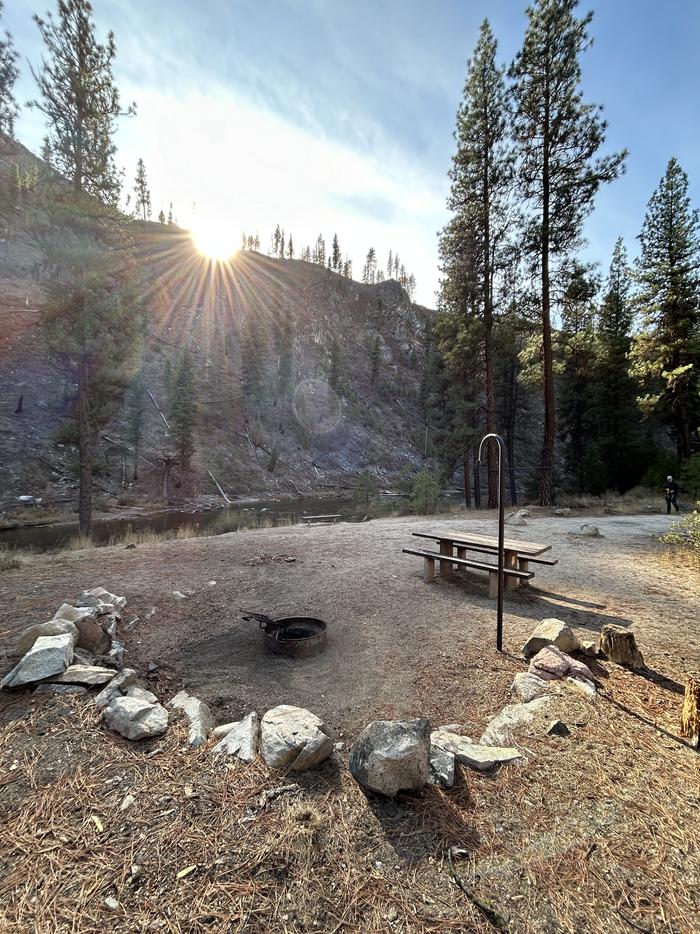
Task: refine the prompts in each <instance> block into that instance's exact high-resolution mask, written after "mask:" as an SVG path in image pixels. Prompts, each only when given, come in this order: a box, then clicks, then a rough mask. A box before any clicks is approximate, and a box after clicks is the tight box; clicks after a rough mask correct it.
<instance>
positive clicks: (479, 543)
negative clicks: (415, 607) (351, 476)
mask: <svg viewBox="0 0 700 934" xmlns="http://www.w3.org/2000/svg"><path fill="white" fill-rule="evenodd" d="M413 535H414V536H416V537H417V538H428V539H430V540H432V541H435V542H438V544H439V547H440V550H439V552H438V553H434V552H427V551H418V550H412V549H404V551H406V552H407V553H408V554H416V555H419V556H420V557H423V558H424V559H425V566H426V572H425V579H426V581H427V580H428V579H429V578H430V575H431V571H432V570H433V569H434V565H435V563H436V562H437V563H438V564H439V565H440V566H441V567H443V566H444V568H445V571H443V574H444V573H445V572H446V573H447V575H449V574H450V573H451V572H452V571H453V570H454V568H456V567H457V568H458V567H467V568H474V569H475V570H487V571H488V572H489V582H490V587H489V593H490V595H491V596H495V588H496V585H497V581H498V574H497V568H496V567H494V566H493V565H490V564H485V563H484V562H483V561H476V560H472V559H468V558H467V552H468V551H475V552H477V553H480V554H483V555H497V554H498V538H495V537H491V536H489V535H476V534H473V533H471V532H456V533H452V532H447V531H444V530H439V531H435V532H414V533H413ZM551 548H552V546H551V545H546V544H541V543H538V542H525V541H521V540H519V539H506V540H505V541H504V543H503V552H504V554H503V572H504V578H505V587H506V590H514V589H515V588H516V587H522V586H524V585H527V584H528V582H529V581H530V579H531V578H532V577H533V576H534V572H533V571H531V570H530V564H544V565H550V566H552V565H555V564H557V563H558V562H557V560H556V558H542V557H541V556H542V555H543V554H544V553H545V552H546V551H551ZM455 552H456V555H455ZM450 558H452V559H453V560H452V561H450Z"/></svg>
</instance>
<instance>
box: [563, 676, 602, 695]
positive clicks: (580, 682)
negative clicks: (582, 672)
mask: <svg viewBox="0 0 700 934" xmlns="http://www.w3.org/2000/svg"><path fill="white" fill-rule="evenodd" d="M565 684H566V685H567V687H570V688H572V689H573V690H574V691H576V692H577V693H578V694H582V695H583V696H584V697H587V698H588V699H589V700H595V698H596V697H597V695H598V691H597V689H596V686H595V684H594V683H593V682H592V681H589V680H588V678H567V679H566V682H565Z"/></svg>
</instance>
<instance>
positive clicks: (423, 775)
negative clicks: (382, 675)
mask: <svg viewBox="0 0 700 934" xmlns="http://www.w3.org/2000/svg"><path fill="white" fill-rule="evenodd" d="M263 723H264V721H263ZM350 771H351V773H352V776H353V778H354V779H355V780H356V781H357V782H359V783H360V785H363V786H364V787H365V788H368V789H369V790H370V791H376V792H379V793H380V794H383V795H389V796H393V795H395V794H396V793H397V792H399V791H413V790H416V789H418V788H422V787H423V786H424V785H426V784H428V782H429V781H430V724H429V722H428V721H427V720H426V719H424V718H423V719H420V720H375V721H373V722H372V723H369V724H368V725H367V726H366V727H365V728H364V730H363V731H362V733H361V734H360V735H359V737H358V738H357V740H356V741H355V742H354V743H353V745H352V746H351V747H350Z"/></svg>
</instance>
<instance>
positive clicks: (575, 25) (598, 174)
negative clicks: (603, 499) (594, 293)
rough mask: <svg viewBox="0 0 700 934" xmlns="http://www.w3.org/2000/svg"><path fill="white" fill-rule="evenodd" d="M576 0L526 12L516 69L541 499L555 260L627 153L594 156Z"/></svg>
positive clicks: (547, 484) (551, 408)
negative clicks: (537, 355)
mask: <svg viewBox="0 0 700 934" xmlns="http://www.w3.org/2000/svg"><path fill="white" fill-rule="evenodd" d="M576 6H577V0H537V2H536V3H535V5H534V6H531V7H529V8H528V10H527V16H528V25H527V30H526V33H525V39H524V42H523V47H522V49H521V50H520V52H518V54H517V56H516V59H515V61H514V62H513V64H512V65H511V68H510V72H509V73H510V76H511V78H512V79H513V82H514V83H513V96H514V101H515V118H514V121H513V134H514V137H515V140H516V144H517V152H518V156H519V176H518V177H519V183H520V191H521V194H522V197H523V198H524V199H525V201H526V205H527V208H528V211H529V215H528V218H527V223H526V226H525V230H524V245H525V248H526V249H527V251H528V253H529V255H530V258H531V263H532V267H533V271H537V272H538V274H539V281H540V314H541V327H542V360H543V370H544V372H543V377H544V379H543V382H544V437H543V443H542V461H541V475H540V488H539V499H540V503H541V504H542V505H549V504H550V503H551V502H552V501H553V495H554V490H553V477H552V472H553V468H554V450H555V439H556V410H555V398H554V395H555V394H554V356H553V346H552V278H553V274H554V273H555V272H556V270H555V268H553V264H554V263H556V262H557V261H562V260H565V259H566V258H567V256H568V255H569V254H570V253H571V252H572V251H573V250H574V249H575V248H576V246H577V245H578V244H579V242H580V236H581V227H582V225H583V221H584V219H585V218H586V216H587V215H588V214H589V213H590V212H591V210H592V209H593V201H594V198H595V194H596V192H597V190H598V188H599V186H600V184H601V183H602V182H609V181H612V180H613V179H615V178H617V177H618V175H619V174H620V173H621V171H622V168H623V162H624V157H625V153H619V154H615V155H611V156H607V157H604V158H600V159H596V158H595V156H596V153H597V152H598V150H599V149H600V147H601V145H602V144H603V142H604V140H605V130H606V124H605V122H604V121H603V120H602V118H601V115H600V111H601V108H600V107H599V106H598V105H596V104H588V103H586V102H585V101H584V100H583V96H582V93H581V65H580V62H579V59H580V56H581V53H582V52H584V51H585V50H586V49H587V48H588V47H589V46H590V44H591V40H590V38H589V35H588V27H589V25H590V23H591V19H592V14H591V13H589V14H588V15H586V16H584V17H582V18H581V19H578V18H577V17H576V16H575V15H574V11H575V8H576Z"/></svg>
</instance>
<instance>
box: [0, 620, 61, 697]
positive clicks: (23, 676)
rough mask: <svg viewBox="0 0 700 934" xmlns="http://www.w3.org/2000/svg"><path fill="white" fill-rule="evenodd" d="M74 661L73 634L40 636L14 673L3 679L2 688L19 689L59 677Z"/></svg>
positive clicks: (16, 666) (13, 670) (14, 669)
mask: <svg viewBox="0 0 700 934" xmlns="http://www.w3.org/2000/svg"><path fill="white" fill-rule="evenodd" d="M72 660H73V634H72V633H70V632H64V633H60V634H59V635H56V636H39V638H38V639H37V640H36V641H35V643H34V645H33V646H32V647H31V649H30V650H29V651H28V652H27V653H26V655H25V656H24V657H23V658H21V659H20V661H19V662H18V664H17V665H15V667H14V668H13V669H12V671H11V672H10V673H9V674H7V675H6V676H5V678H3V681H2V684H1V685H0V686H1V687H4V688H18V687H21V686H22V685H23V684H31V683H32V682H34V681H45V680H46V678H50V677H51V676H52V675H58V674H60V673H61V672H62V671H65V670H66V668H67V667H68V666H69V665H70V663H71V661H72Z"/></svg>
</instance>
